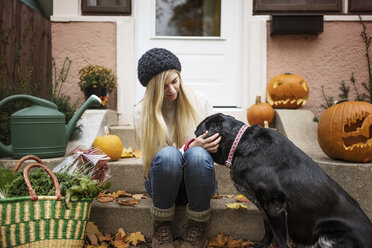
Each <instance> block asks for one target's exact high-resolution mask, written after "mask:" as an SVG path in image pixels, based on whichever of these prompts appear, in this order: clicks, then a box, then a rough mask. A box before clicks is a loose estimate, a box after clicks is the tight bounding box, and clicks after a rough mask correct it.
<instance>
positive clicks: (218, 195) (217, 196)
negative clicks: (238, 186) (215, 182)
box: [212, 192, 223, 199]
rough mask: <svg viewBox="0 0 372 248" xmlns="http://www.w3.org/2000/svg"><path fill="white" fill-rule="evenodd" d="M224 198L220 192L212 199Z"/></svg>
mask: <svg viewBox="0 0 372 248" xmlns="http://www.w3.org/2000/svg"><path fill="white" fill-rule="evenodd" d="M222 197H223V195H220V194H219V193H218V192H216V194H214V196H212V199H221V198H222Z"/></svg>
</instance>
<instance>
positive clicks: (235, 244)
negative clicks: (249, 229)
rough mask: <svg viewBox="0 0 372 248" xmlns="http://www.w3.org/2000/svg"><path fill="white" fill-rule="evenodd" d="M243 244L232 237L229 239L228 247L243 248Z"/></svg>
mask: <svg viewBox="0 0 372 248" xmlns="http://www.w3.org/2000/svg"><path fill="white" fill-rule="evenodd" d="M242 243H243V240H242V239H237V240H236V239H233V238H232V237H228V238H227V247H228V248H238V247H241V245H242Z"/></svg>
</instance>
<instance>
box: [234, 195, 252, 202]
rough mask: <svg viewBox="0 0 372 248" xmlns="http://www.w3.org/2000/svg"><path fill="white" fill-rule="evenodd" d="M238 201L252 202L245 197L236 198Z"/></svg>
mask: <svg viewBox="0 0 372 248" xmlns="http://www.w3.org/2000/svg"><path fill="white" fill-rule="evenodd" d="M236 200H237V201H239V202H251V201H250V200H248V198H247V197H245V196H244V195H238V196H237V197H236Z"/></svg>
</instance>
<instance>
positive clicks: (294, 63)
mask: <svg viewBox="0 0 372 248" xmlns="http://www.w3.org/2000/svg"><path fill="white" fill-rule="evenodd" d="M365 23H366V25H367V34H369V35H370V36H372V22H365ZM361 31H362V26H361V24H360V23H359V22H324V32H323V33H320V34H318V35H272V36H271V35H270V23H268V36H267V37H268V38H267V80H268V82H269V81H270V79H271V78H273V77H274V76H275V75H277V74H281V73H285V72H290V73H293V74H298V75H301V76H302V77H303V78H304V79H305V81H306V82H307V83H308V85H309V88H310V95H309V100H308V102H307V104H306V106H304V107H303V108H304V109H310V110H311V111H312V112H313V113H314V114H315V116H318V117H319V116H320V114H321V112H322V111H323V110H324V109H323V108H322V107H320V105H321V104H324V103H325V101H324V98H323V96H322V92H321V86H322V85H324V87H325V92H326V94H327V95H328V96H333V97H334V99H339V98H338V94H339V93H341V91H340V90H339V87H340V83H341V82H342V81H343V80H344V81H345V83H347V85H349V86H351V82H350V76H351V73H353V72H354V75H355V78H356V81H357V85H359V86H360V85H361V82H368V80H369V78H368V68H367V61H366V59H365V45H364V43H363V40H362V38H361V36H360V33H361ZM370 53H372V50H371V51H370ZM351 88H352V86H351V87H350V89H351ZM360 90H361V89H360ZM351 91H352V90H351ZM350 94H351V93H350ZM351 96H352V95H351ZM349 99H350V100H351V99H354V98H353V96H352V98H351V97H349Z"/></svg>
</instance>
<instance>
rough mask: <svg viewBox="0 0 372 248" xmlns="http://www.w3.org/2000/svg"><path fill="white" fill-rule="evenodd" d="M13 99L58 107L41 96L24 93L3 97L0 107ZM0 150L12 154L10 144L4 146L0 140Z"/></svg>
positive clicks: (53, 107) (48, 106)
mask: <svg viewBox="0 0 372 248" xmlns="http://www.w3.org/2000/svg"><path fill="white" fill-rule="evenodd" d="M15 100H26V101H29V102H31V104H33V105H40V106H44V107H47V108H52V109H56V110H57V109H58V108H57V105H55V104H54V103H52V102H49V101H47V100H44V99H41V98H38V97H35V96H30V95H24V94H18V95H12V96H8V97H6V98H4V99H3V100H1V101H0V109H1V107H3V106H4V105H5V104H6V103H8V102H11V101H15ZM0 151H1V152H2V153H4V154H6V155H9V156H12V154H13V149H12V145H11V144H10V145H8V146H6V145H4V144H3V143H2V142H0Z"/></svg>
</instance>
